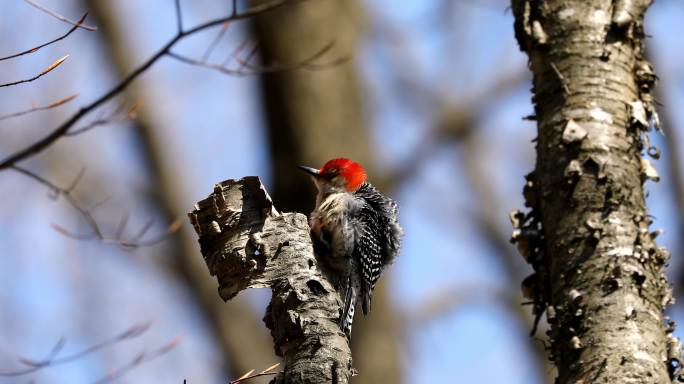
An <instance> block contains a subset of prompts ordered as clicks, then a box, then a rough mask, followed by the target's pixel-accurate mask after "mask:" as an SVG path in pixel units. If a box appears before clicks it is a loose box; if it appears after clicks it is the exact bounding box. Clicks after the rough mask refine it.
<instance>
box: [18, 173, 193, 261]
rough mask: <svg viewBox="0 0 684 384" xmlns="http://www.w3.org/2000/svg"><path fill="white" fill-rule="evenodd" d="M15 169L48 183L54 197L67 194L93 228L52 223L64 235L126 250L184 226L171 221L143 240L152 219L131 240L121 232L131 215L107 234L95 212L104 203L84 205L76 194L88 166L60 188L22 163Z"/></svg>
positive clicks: (167, 234) (47, 185) (159, 240)
mask: <svg viewBox="0 0 684 384" xmlns="http://www.w3.org/2000/svg"><path fill="white" fill-rule="evenodd" d="M11 169H13V170H15V171H17V172H19V173H20V174H22V175H24V176H27V177H29V178H30V179H32V180H34V181H36V182H38V183H40V184H42V185H44V186H45V187H47V188H48V189H49V190H50V192H51V197H52V198H53V199H55V200H56V199H58V198H59V197H64V199H65V200H66V201H67V202H68V203H69V205H71V207H72V208H74V209H75V210H76V211H77V212H78V214H79V215H80V216H81V218H82V219H83V221H85V223H86V224H87V226H88V228H89V229H90V232H89V233H75V232H73V231H70V230H67V229H65V228H64V227H62V226H60V225H58V224H54V223H53V224H52V227H53V228H54V229H55V230H56V231H57V232H59V233H61V234H62V235H64V236H67V237H70V238H72V239H76V240H99V241H101V242H103V243H105V244H115V245H117V246H119V247H121V248H122V249H124V250H133V249H136V248H140V247H148V246H152V245H155V244H158V243H160V242H162V241H164V240H166V239H167V238H168V237H169V236H171V235H172V234H174V233H176V232H177V231H178V230H179V229H180V225H181V222H180V220H179V219H176V220H174V221H173V222H171V223H170V224H169V225H168V226H167V227H166V228H165V229H164V231H162V232H161V233H160V234H158V235H156V236H153V237H151V238H148V239H145V240H142V238H143V237H144V236H145V234H147V231H148V230H149V229H150V228H151V226H152V222H151V221H148V222H147V223H145V224H144V225H143V227H142V228H141V229H140V230H139V231H138V233H137V234H136V235H135V236H133V237H132V238H130V239H127V240H126V239H122V238H121V233H123V231H124V230H125V226H126V224H127V221H128V218H127V217H122V219H121V221H120V222H119V224H118V225H117V227H116V231H115V236H114V237H111V238H110V237H107V236H105V235H104V232H103V230H102V228H101V227H100V224H99V223H98V222H97V220H96V219H95V217H94V216H93V211H94V210H95V209H96V208H98V207H99V206H100V205H101V203H98V204H95V205H94V206H92V207H90V208H86V207H84V206H82V205H81V204H80V203H79V202H78V200H76V198H75V197H74V195H73V193H72V192H73V191H74V189H75V188H76V186H77V185H78V183H79V181H80V180H81V178H82V177H83V174H84V173H85V169H81V171H80V172H79V174H78V175H77V176H76V177H75V178H74V180H73V181H72V182H71V183H70V184H69V187H67V188H64V187H60V186H58V185H57V184H55V183H53V182H51V181H49V180H47V179H46V178H44V177H42V176H40V175H38V174H37V173H35V172H32V171H30V170H28V169H26V168H23V167H20V166H18V165H13V166H11Z"/></svg>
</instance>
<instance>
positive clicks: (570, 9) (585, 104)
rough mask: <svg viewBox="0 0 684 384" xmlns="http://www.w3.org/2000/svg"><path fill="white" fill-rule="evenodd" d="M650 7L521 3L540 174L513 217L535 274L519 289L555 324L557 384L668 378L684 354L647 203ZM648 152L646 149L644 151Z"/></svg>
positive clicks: (518, 20) (517, 0)
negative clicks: (668, 313) (670, 320)
mask: <svg viewBox="0 0 684 384" xmlns="http://www.w3.org/2000/svg"><path fill="white" fill-rule="evenodd" d="M649 5H650V1H649V0H615V1H612V2H611V1H609V0H575V1H571V0H548V1H543V2H542V1H534V0H513V2H512V6H513V12H514V15H515V33H516V38H517V39H518V42H519V44H520V47H521V49H522V50H523V51H525V52H526V53H527V54H528V56H529V59H530V67H531V70H532V72H533V74H534V87H533V92H534V96H533V101H534V104H535V112H536V119H537V121H538V139H537V164H536V169H535V170H534V171H533V172H532V173H530V174H529V175H528V176H527V183H526V185H525V189H524V195H525V200H526V205H527V206H528V207H529V208H530V211H529V212H528V213H526V214H523V213H521V212H514V213H513V214H512V217H511V218H512V221H513V224H514V227H516V231H515V232H514V241H516V242H517V243H518V249H519V250H520V251H521V253H522V254H523V256H525V258H526V260H527V261H528V262H529V263H530V264H532V266H533V268H534V270H535V274H533V275H532V276H530V277H528V278H527V279H526V280H525V282H524V286H525V288H527V289H526V290H527V293H528V295H529V296H530V297H531V298H532V299H533V301H534V311H535V314H536V315H537V316H541V314H542V313H543V312H544V311H546V314H547V320H548V322H549V323H550V325H551V328H550V331H549V333H548V335H549V338H550V347H549V351H550V355H551V358H552V360H554V362H555V363H556V365H557V367H558V371H559V372H558V375H559V376H558V379H557V382H559V383H666V382H670V381H671V380H672V379H674V378H675V376H677V370H678V367H679V364H680V363H679V359H680V355H681V346H680V343H679V340H678V339H677V338H675V337H673V336H672V334H671V333H672V330H673V325H672V324H669V325H667V326H666V325H664V322H665V320H666V319H665V318H664V316H663V311H664V308H665V307H666V306H667V305H668V304H670V303H671V301H672V296H671V289H670V286H669V283H668V281H667V278H666V276H665V274H664V270H665V266H666V264H667V262H668V259H669V253H668V252H667V251H666V250H665V249H664V248H662V247H659V246H657V245H656V243H655V237H656V236H657V231H655V232H650V230H649V225H650V223H651V221H650V219H649V215H648V212H647V210H646V206H645V201H644V189H643V183H644V182H645V181H646V180H653V181H657V180H658V176H657V173H656V172H655V168H653V166H652V165H651V163H650V161H649V160H648V159H647V158H644V157H642V152H644V151H645V152H646V153H647V154H649V155H653V156H654V157H657V155H656V154H657V152H658V151H657V150H654V149H653V148H652V147H651V146H650V145H649V143H648V136H647V131H648V130H649V129H650V127H653V126H655V127H656V129H657V128H658V118H657V114H656V111H655V108H654V102H653V98H652V96H651V90H652V87H653V86H654V85H655V80H656V77H655V74H654V73H653V69H652V67H651V65H650V64H649V63H648V61H647V60H646V59H645V57H644V42H643V37H644V31H643V16H644V13H645V11H646V9H647V8H648V6H649ZM643 155H644V156H645V154H643Z"/></svg>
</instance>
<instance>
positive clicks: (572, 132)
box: [563, 119, 587, 144]
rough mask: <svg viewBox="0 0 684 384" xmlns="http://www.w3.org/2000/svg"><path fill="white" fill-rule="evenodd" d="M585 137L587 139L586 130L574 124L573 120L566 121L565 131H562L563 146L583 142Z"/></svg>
mask: <svg viewBox="0 0 684 384" xmlns="http://www.w3.org/2000/svg"><path fill="white" fill-rule="evenodd" d="M585 137H587V130H586V129H584V128H583V127H582V126H581V125H579V124H577V123H575V121H574V120H572V119H570V120H568V123H567V124H565V129H564V130H563V142H564V143H565V144H570V143H574V142H577V141H581V140H584V138H585Z"/></svg>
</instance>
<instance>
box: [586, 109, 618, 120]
mask: <svg viewBox="0 0 684 384" xmlns="http://www.w3.org/2000/svg"><path fill="white" fill-rule="evenodd" d="M589 116H591V118H592V119H594V120H595V121H598V122H601V123H606V124H613V115H611V114H610V113H608V112H606V111H604V110H603V109H601V108H598V107H597V108H592V109H590V110H589Z"/></svg>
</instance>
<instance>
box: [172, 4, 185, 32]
mask: <svg viewBox="0 0 684 384" xmlns="http://www.w3.org/2000/svg"><path fill="white" fill-rule="evenodd" d="M174 5H175V6H176V28H177V31H178V33H179V34H182V33H183V11H182V10H181V5H180V0H175V1H174Z"/></svg>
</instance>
